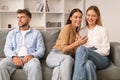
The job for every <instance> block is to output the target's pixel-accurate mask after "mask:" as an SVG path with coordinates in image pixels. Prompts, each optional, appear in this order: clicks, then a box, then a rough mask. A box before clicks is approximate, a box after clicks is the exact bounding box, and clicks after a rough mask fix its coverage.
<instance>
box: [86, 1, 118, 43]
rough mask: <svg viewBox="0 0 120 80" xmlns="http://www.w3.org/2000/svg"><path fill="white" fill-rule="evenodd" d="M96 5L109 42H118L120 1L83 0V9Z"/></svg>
mask: <svg viewBox="0 0 120 80" xmlns="http://www.w3.org/2000/svg"><path fill="white" fill-rule="evenodd" d="M90 5H97V6H98V8H99V9H100V11H101V17H102V23H103V25H104V26H105V27H106V29H107V30H108V33H109V36H110V41H111V42H120V36H119V35H120V0H85V9H87V8H88V7H89V6H90Z"/></svg>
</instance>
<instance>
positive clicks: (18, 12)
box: [17, 9, 32, 18]
mask: <svg viewBox="0 0 120 80" xmlns="http://www.w3.org/2000/svg"><path fill="white" fill-rule="evenodd" d="M21 13H24V14H26V15H27V16H28V17H30V18H32V15H31V13H30V11H29V10H28V9H18V10H17V14H21Z"/></svg>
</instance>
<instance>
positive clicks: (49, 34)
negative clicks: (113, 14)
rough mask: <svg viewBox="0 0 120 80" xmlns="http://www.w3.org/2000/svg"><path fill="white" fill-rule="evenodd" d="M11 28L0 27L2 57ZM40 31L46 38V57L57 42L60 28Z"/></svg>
mask: <svg viewBox="0 0 120 80" xmlns="http://www.w3.org/2000/svg"><path fill="white" fill-rule="evenodd" d="M10 30H11V29H0V58H4V57H5V55H4V51H3V50H4V45H5V41H6V36H7V34H8V32H9V31H10ZM39 31H40V32H41V33H42V36H43V39H44V43H45V47H46V50H45V55H44V58H46V56H47V55H48V54H49V52H50V50H51V49H52V47H53V46H54V44H55V42H56V39H57V37H58V35H59V31H60V29H47V30H46V31H44V30H39Z"/></svg>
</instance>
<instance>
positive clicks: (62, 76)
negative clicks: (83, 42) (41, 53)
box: [46, 49, 74, 80]
mask: <svg viewBox="0 0 120 80" xmlns="http://www.w3.org/2000/svg"><path fill="white" fill-rule="evenodd" d="M46 63H47V65H48V66H49V67H50V68H53V74H52V79H50V80H71V76H72V68H73V64H74V60H73V59H72V57H71V56H69V55H66V54H63V53H62V52H61V51H59V50H57V49H52V50H51V52H50V54H49V55H48V56H47V59H46Z"/></svg>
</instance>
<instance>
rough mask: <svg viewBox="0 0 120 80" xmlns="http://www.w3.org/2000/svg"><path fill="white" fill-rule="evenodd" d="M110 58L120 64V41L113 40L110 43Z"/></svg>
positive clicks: (114, 62)
mask: <svg viewBox="0 0 120 80" xmlns="http://www.w3.org/2000/svg"><path fill="white" fill-rule="evenodd" d="M109 57H110V60H111V61H112V62H113V64H115V65H117V66H120V43H119V42H111V43H110V55H109Z"/></svg>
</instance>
